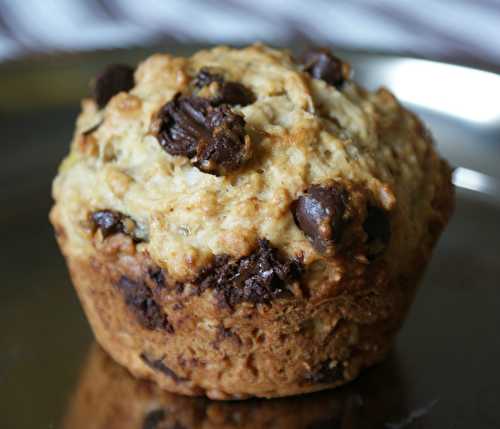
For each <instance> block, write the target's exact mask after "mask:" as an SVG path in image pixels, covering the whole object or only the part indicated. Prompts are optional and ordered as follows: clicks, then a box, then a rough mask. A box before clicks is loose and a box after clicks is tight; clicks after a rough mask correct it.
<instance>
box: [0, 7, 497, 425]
mask: <svg viewBox="0 0 500 429" xmlns="http://www.w3.org/2000/svg"><path fill="white" fill-rule="evenodd" d="M257 40H260V41H262V42H267V43H269V44H272V45H276V46H286V47H290V48H292V49H294V50H295V51H300V50H301V49H302V48H304V47H305V46H306V45H309V44H316V45H325V46H330V47H333V48H334V49H335V48H336V49H338V50H339V52H338V54H339V56H341V58H342V59H344V60H346V61H348V62H350V63H351V64H352V66H353V69H354V73H355V79H356V80H358V81H359V82H361V83H362V84H363V85H365V86H366V87H368V88H376V87H378V86H379V85H384V86H387V87H388V88H390V89H391V90H392V91H393V92H394V93H395V94H396V95H397V96H398V97H399V99H400V100H402V102H403V103H404V104H405V105H407V106H409V107H411V108H412V109H414V110H415V111H416V112H417V113H418V114H419V115H420V116H421V117H422V118H423V119H424V121H425V122H426V124H428V126H429V128H430V129H431V130H432V133H433V135H434V136H435V140H436V142H437V144H438V148H439V150H440V151H441V153H442V154H443V155H444V156H445V157H446V158H447V159H448V160H449V161H450V162H451V163H452V165H454V166H457V167H459V168H458V169H457V170H455V176H454V180H455V184H457V210H456V214H455V216H454V218H453V220H452V222H451V224H450V226H449V228H448V230H447V232H446V233H445V235H444V236H443V239H442V240H441V242H440V244H439V247H438V249H437V250H436V252H435V256H434V260H433V263H432V264H431V266H430V267H429V270H428V273H427V275H426V277H425V279H424V283H426V284H424V285H423V287H422V290H421V292H419V294H418V299H417V302H416V304H415V306H414V308H415V309H416V311H414V312H413V313H412V314H411V315H410V317H409V320H408V322H407V323H406V326H405V329H404V330H403V332H402V333H401V335H400V336H399V339H398V342H397V345H396V347H395V351H394V353H393V354H392V355H391V358H390V359H389V360H388V361H387V363H386V364H384V366H382V367H380V368H379V369H376V370H374V371H373V372H371V373H368V375H367V376H364V377H362V379H360V381H359V382H358V383H357V384H353V385H352V386H351V387H349V388H348V390H347V391H344V392H348V393H349V392H351V391H353V392H354V393H355V395H354V398H362V401H358V400H356V401H355V402H354V405H355V406H354V408H353V407H352V406H351V405H352V404H351V405H349V401H346V403H347V405H349V407H347V409H348V411H349V409H354V411H356V410H357V409H358V408H361V409H360V410H358V411H360V414H361V416H364V417H362V420H363V421H365V423H366V422H367V421H369V423H367V424H365V425H362V424H361V425H359V424H354V423H352V425H351V424H350V423H345V424H342V427H343V428H344V427H346V428H347V427H349V428H372V427H384V428H403V427H404V428H408V429H416V428H424V427H425V428H426V429H442V428H455V429H462V428H463V429H470V428H481V429H483V428H484V429H489V428H500V407H498V404H500V377H498V375H499V371H498V369H497V368H498V362H499V361H500V336H499V335H498V326H500V311H498V303H500V288H499V287H498V286H499V282H498V279H499V278H500V264H499V263H498V262H499V261H498V254H499V252H498V250H499V249H498V243H499V242H500V229H499V228H498V225H499V222H498V219H499V218H500V169H499V167H498V166H499V165H500V101H499V100H500V75H497V74H495V73H489V72H486V71H478V70H474V69H468V68H464V67H456V66H450V65H445V64H440V63H434V62H429V61H420V60H415V59H412V58H407V57H408V56H409V57H419V58H426V59H432V60H440V61H445V62H451V63H457V64H463V65H470V66H473V67H475V68H480V69H485V70H488V71H493V72H496V73H499V72H500V43H499V41H500V0H434V1H432V0H373V1H370V0H337V1H334V0H332V1H328V0H219V1H216V0H0V142H1V144H2V146H1V148H2V152H1V159H2V161H1V163H0V166H1V168H0V237H1V238H2V243H3V246H0V272H1V273H2V286H1V287H0V427H1V428H9V429H10V428H12V429H16V428H23V429H24V428H30V429H31V428H42V429H56V428H61V427H65V429H67V428H71V429H73V428H75V427H77V426H76V425H74V424H73V422H74V421H75V420H74V418H75V414H74V413H73V414H72V412H71V408H69V409H70V412H68V411H67V410H68V408H67V407H68V404H70V398H71V397H74V398H81V397H83V395H82V394H81V385H82V383H81V382H78V380H79V378H80V375H79V374H82V378H81V380H83V381H85V377H83V375H84V374H85V373H87V372H88V365H89V363H88V362H94V361H95V360H96V359H97V361H99V359H100V358H99V357H98V356H97V358H96V357H95V353H94V355H93V354H92V353H90V354H89V358H86V356H87V353H88V352H89V350H92V346H91V344H92V335H91V332H90V330H89V327H88V325H87V322H86V320H85V317H84V315H83V313H82V311H81V308H80V305H79V303H78V300H77V297H76V295H75V293H74V291H73V289H72V287H71V284H70V281H69V278H68V275H67V270H66V267H65V264H64V261H63V259H62V257H61V255H60V252H59V249H58V248H57V247H56V244H55V240H54V233H53V230H52V227H51V226H50V225H49V223H48V220H47V215H48V211H49V210H50V207H51V205H52V199H51V196H50V195H51V191H50V189H51V182H52V179H53V177H54V176H55V174H56V171H57V166H58V164H59V163H60V161H61V159H62V158H63V156H64V155H65V154H66V153H67V151H68V147H69V142H70V141H71V136H72V135H73V131H74V122H75V118H76V117H77V115H78V112H79V111H80V100H81V98H82V97H84V96H88V95H89V92H90V91H89V81H91V79H92V78H93V77H94V76H96V74H97V73H98V72H99V71H100V70H101V69H102V68H103V67H104V66H105V65H106V64H109V63H113V62H117V63H128V64H130V65H135V64H137V63H138V62H139V61H141V60H143V59H144V58H146V56H147V55H148V54H150V53H152V52H154V51H158V50H161V51H165V52H170V53H172V54H174V55H190V54H191V53H193V51H195V50H196V49H198V48H200V47H206V46H207V45H210V44H219V43H225V44H233V45H243V44H247V43H253V42H255V41H257ZM116 48H123V49H116ZM353 51H358V52H353ZM378 53H379V54H385V53H389V54H398V55H402V56H392V55H389V56H387V55H378ZM443 309H445V312H446V317H444V316H443V314H444V313H443ZM450 355H451V358H450ZM85 362H87V363H85ZM90 368H91V369H92V368H94V366H92V365H91V366H90ZM82 371H84V372H82ZM89 373H92V371H90V372H89ZM111 374H113V371H112V372H111ZM108 376H109V374H108ZM103 377H104V379H106V374H104V376H103ZM104 381H105V380H104ZM111 381H113V378H111ZM129 384H130V385H132V386H133V385H134V381H130V383H129ZM83 385H84V386H85V385H86V383H83ZM96 386H97V387H99V386H104V384H102V385H100V384H96ZM349 389H352V390H349ZM110 392H111V393H114V392H116V390H110ZM130 392H132V390H130ZM99 394H100V393H99ZM146 396H147V395H146ZM108 398H109V393H108ZM111 399H112V400H113V401H114V400H116V401H117V402H120V401H119V400H118V399H120V400H121V398H120V397H119V396H117V398H114V397H112V398H111ZM125 399H126V400H127V401H129V402H130V403H132V402H133V400H132V399H130V398H129V399H127V398H125ZM139 399H140V398H139ZM143 399H144V398H143ZM143 399H140V400H139V405H140V406H142V404H146V405H148V407H149V404H150V402H147V401H145V400H143ZM145 399H147V400H148V401H149V399H148V398H147V397H146V398H145ZM99 401H100V399H99ZM329 401H330V399H329V396H327V397H326V403H327V404H330V405H329V406H330V408H327V407H325V415H324V416H323V417H324V418H325V419H326V420H324V421H323V423H322V425H320V424H317V425H315V426H308V427H309V428H311V427H315V428H320V427H325V428H328V427H332V425H334V424H335V423H338V421H339V420H338V415H339V413H338V411H342V409H343V408H342V407H344V405H343V404H344V402H343V400H340V402H339V400H337V399H335V398H334V399H332V402H329ZM187 402H189V401H187ZM313 402H314V401H313ZM181 403H183V402H182V401H181ZM319 403H320V404H323V403H324V402H319ZM104 404H105V405H106V404H107V403H104ZM183 404H184V403H183ZM250 404H252V403H250ZM270 404H271V403H270ZM290 404H291V405H290ZM332 404H333V405H332ZM356 404H358V405H360V404H361V405H362V406H361V407H359V406H358V405H356ZM105 405H103V407H104V406H105ZM136 405H137V404H136ZM164 405H165V407H166V409H167V410H169V409H176V410H177V409H179V410H180V411H181V412H184V411H185V410H188V411H189V409H191V408H193V409H197V407H196V406H193V407H191V406H190V405H185V404H184V405H182V407H181V405H179V402H178V401H176V400H173V401H172V403H171V404H164ZM251 406H253V407H254V408H253V409H252V410H253V411H252V412H258V410H259V408H258V405H251ZM176 407H178V408H176ZM237 407H238V406H237ZM280 407H283V408H286V410H292V411H287V413H288V412H294V410H295V408H296V407H297V405H296V404H295V403H293V402H291V403H288V402H286V401H284V402H283V403H282V405H281V406H280ZM280 407H277V408H276V409H277V410H278V411H279V410H281V409H282V408H280ZM302 407H303V409H305V408H307V407H309V404H308V403H307V402H305V403H304V404H303V406H302ZM228 408H231V407H230V406H229V405H228ZM126 409H127V410H128V411H130V410H141V408H140V407H139V408H137V407H136V408H134V406H128V405H127V407H126ZM183 410H184V411H183ZM332 410H333V411H332ZM73 411H74V408H73ZM111 411H112V410H111ZM143 411H144V410H143ZM312 411H314V407H313V408H312ZM358 411H356V412H358ZM134 412H135V411H134ZM238 412H240V411H238ZM331 412H333V414H332V413H331ZM349 412H350V411H349ZM363 413H364V414H363ZM306 414H307V413H306ZM65 415H67V416H69V420H68V421H70V422H71V424H68V425H63V424H61V422H62V421H63V420H64V416H65ZM346 415H349V413H347V414H346ZM95 416H97V417H99V416H100V414H95V415H91V413H87V414H85V417H84V418H83V419H82V423H81V424H82V425H81V426H80V427H90V426H91V422H90V423H89V422H87V420H86V419H87V418H90V419H91V418H93V417H95ZM120 416H121V414H120V413H117V415H116V416H115V417H118V418H120ZM125 416H127V413H125ZM312 416H314V412H311V417H312ZM278 417H279V416H278ZM278 417H277V418H278ZM110 418H112V416H111V417H110ZM72 419H73V420H72ZM372 419H373V420H372ZM349 421H350V420H347V422H349ZM285 422H286V421H285ZM332 422H333V423H332ZM375 422H376V423H375ZM382 422H385V423H386V424H385V425H384V424H383V423H382ZM108 423H109V424H107V425H106V426H105V427H107V428H111V427H120V428H123V427H125V425H123V424H120V422H118V423H117V422H116V421H115V422H114V423H116V424H115V425H113V421H112V420H110V421H109V422H108ZM127 427H129V426H127ZM143 427H146V426H145V425H144V426H143ZM147 427H149V426H147ZM162 427H163V426H162ZM176 427H177V426H176ZM188 427H189V428H191V427H192V426H188ZM195 427H200V426H199V425H198V426H195ZM284 427H287V426H284ZM334 427H340V423H338V425H336V424H335V425H334Z"/></svg>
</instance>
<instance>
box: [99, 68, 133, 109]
mask: <svg viewBox="0 0 500 429" xmlns="http://www.w3.org/2000/svg"><path fill="white" fill-rule="evenodd" d="M134 85H135V82H134V69H133V68H132V67H130V66H128V65H125V64H112V65H109V66H108V67H106V68H105V69H104V70H103V71H102V72H101V73H100V74H99V75H98V76H97V77H96V79H95V82H94V87H93V96H94V99H95V102H96V103H97V105H98V106H99V108H100V109H102V108H103V107H104V106H106V104H108V101H109V100H110V99H111V98H112V97H113V96H114V95H116V94H118V93H119V92H122V91H129V90H131V89H132V88H133V87H134Z"/></svg>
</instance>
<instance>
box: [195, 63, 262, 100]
mask: <svg viewBox="0 0 500 429" xmlns="http://www.w3.org/2000/svg"><path fill="white" fill-rule="evenodd" d="M194 82H195V83H194V84H195V86H196V87H197V88H198V89H200V88H203V87H204V86H207V85H210V84H211V83H213V82H216V83H217V86H218V90H217V94H216V95H215V96H214V97H213V98H212V99H211V100H210V102H211V104H212V105H213V106H220V105H221V104H229V105H231V106H235V105H240V106H247V105H248V104H252V103H253V102H254V101H255V96H254V95H253V92H252V91H250V90H249V89H248V88H247V87H246V86H244V85H243V84H241V83H239V82H233V81H225V80H224V77H223V76H222V75H220V74H217V73H211V72H210V71H209V70H208V69H206V68H202V69H201V70H200V71H199V72H198V74H197V75H196V77H195V81H194Z"/></svg>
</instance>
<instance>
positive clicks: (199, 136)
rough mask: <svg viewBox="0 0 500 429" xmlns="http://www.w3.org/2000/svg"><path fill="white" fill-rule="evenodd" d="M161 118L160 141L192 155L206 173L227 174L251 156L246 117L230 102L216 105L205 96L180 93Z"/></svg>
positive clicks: (167, 148)
mask: <svg viewBox="0 0 500 429" xmlns="http://www.w3.org/2000/svg"><path fill="white" fill-rule="evenodd" d="M159 117H160V120H161V124H160V130H159V132H158V140H159V143H160V145H161V146H162V147H163V149H165V151H166V152H168V153H169V154H170V155H177V156H186V157H188V158H190V159H191V161H192V162H193V164H194V165H195V166H196V167H198V168H199V169H200V170H202V171H204V172H206V173H211V174H215V175H223V174H225V173H226V172H228V171H233V170H236V169H237V168H238V167H240V165H241V164H243V162H244V161H245V160H246V159H247V157H248V145H247V144H246V141H245V120H244V119H243V117H242V116H240V115H238V114H236V113H234V112H232V111H231V110H230V108H229V107H228V106H227V105H221V106H217V107H213V106H212V105H211V104H210V101H209V100H206V99H204V98H201V97H181V96H180V95H179V94H177V95H176V96H175V97H174V99H173V100H172V101H169V102H168V103H167V104H165V106H163V108H162V109H161V111H160V115H159Z"/></svg>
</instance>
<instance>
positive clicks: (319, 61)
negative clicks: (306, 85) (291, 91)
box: [300, 48, 347, 88]
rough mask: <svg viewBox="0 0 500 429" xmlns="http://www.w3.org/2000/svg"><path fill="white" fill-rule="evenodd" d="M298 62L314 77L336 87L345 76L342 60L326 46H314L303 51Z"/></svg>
mask: <svg viewBox="0 0 500 429" xmlns="http://www.w3.org/2000/svg"><path fill="white" fill-rule="evenodd" d="M300 63H301V64H302V65H303V67H304V71H305V72H307V73H309V74H310V75H311V76H312V77H313V78H314V79H321V80H324V81H325V82H326V83H328V84H330V85H332V86H334V87H336V88H340V87H341V86H342V84H343V83H344V81H345V80H346V78H347V76H346V75H345V68H344V65H343V63H342V60H340V59H339V58H337V57H336V56H335V55H333V54H332V52H331V51H330V50H329V49H327V48H315V49H311V50H309V51H307V52H305V53H304V54H303V55H302V56H301V58H300Z"/></svg>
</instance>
